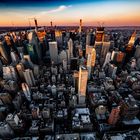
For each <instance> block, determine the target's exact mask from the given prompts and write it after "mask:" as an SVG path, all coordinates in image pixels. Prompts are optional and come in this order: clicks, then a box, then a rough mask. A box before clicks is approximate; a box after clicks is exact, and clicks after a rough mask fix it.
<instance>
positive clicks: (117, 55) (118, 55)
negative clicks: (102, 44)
mask: <svg viewBox="0 0 140 140" xmlns="http://www.w3.org/2000/svg"><path fill="white" fill-rule="evenodd" d="M124 59H125V53H124V52H121V51H113V52H112V55H111V60H112V61H113V62H114V63H115V64H118V63H119V64H122V63H123V61H124Z"/></svg>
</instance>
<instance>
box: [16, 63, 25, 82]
mask: <svg viewBox="0 0 140 140" xmlns="http://www.w3.org/2000/svg"><path fill="white" fill-rule="evenodd" d="M16 69H17V71H18V74H19V77H20V79H21V80H23V79H24V75H23V72H24V65H23V64H22V63H19V64H17V65H16Z"/></svg>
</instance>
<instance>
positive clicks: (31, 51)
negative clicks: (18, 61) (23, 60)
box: [26, 43, 37, 63]
mask: <svg viewBox="0 0 140 140" xmlns="http://www.w3.org/2000/svg"><path fill="white" fill-rule="evenodd" d="M26 48H27V52H28V54H29V56H30V58H31V60H32V62H34V63H36V62H37V54H36V53H35V49H34V45H33V44H31V43H29V44H27V45H26Z"/></svg>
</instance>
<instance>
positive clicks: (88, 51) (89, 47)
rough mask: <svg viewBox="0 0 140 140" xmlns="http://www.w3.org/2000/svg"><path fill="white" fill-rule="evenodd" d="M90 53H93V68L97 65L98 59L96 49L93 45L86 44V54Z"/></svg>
mask: <svg viewBox="0 0 140 140" xmlns="http://www.w3.org/2000/svg"><path fill="white" fill-rule="evenodd" d="M88 54H90V55H91V57H90V58H91V64H90V65H91V67H92V68H93V67H94V66H95V61H96V50H95V48H93V47H92V46H88V45H87V46H86V55H87V56H88Z"/></svg>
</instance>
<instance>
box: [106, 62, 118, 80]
mask: <svg viewBox="0 0 140 140" xmlns="http://www.w3.org/2000/svg"><path fill="white" fill-rule="evenodd" d="M116 72H117V67H116V66H115V65H114V64H110V63H109V64H108V70H107V75H108V76H109V77H111V78H116Z"/></svg>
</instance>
